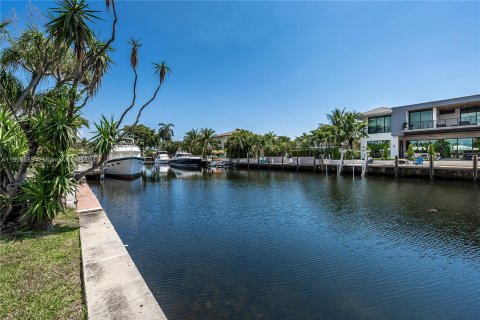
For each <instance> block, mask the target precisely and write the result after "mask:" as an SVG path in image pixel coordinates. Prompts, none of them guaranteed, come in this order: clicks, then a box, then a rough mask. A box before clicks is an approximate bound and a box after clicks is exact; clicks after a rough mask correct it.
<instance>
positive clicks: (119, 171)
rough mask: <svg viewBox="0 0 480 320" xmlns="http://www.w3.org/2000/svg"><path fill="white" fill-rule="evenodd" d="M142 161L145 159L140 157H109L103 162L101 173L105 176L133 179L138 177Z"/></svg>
mask: <svg viewBox="0 0 480 320" xmlns="http://www.w3.org/2000/svg"><path fill="white" fill-rule="evenodd" d="M144 163H145V159H144V158H140V157H127V158H119V159H111V160H109V161H107V162H106V163H105V164H104V166H103V174H104V175H105V177H110V178H116V179H124V180H133V179H136V178H138V177H140V174H141V172H142V169H143V165H144Z"/></svg>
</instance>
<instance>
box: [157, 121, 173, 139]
mask: <svg viewBox="0 0 480 320" xmlns="http://www.w3.org/2000/svg"><path fill="white" fill-rule="evenodd" d="M158 125H159V126H160V128H159V129H158V135H159V136H160V139H162V141H164V142H166V141H171V140H172V137H173V136H174V134H173V129H172V128H173V127H175V125H174V124H173V123H163V122H162V123H159V124H158Z"/></svg>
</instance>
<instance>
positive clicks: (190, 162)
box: [168, 158, 202, 168]
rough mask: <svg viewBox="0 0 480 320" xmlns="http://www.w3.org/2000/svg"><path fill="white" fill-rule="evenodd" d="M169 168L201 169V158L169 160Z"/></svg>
mask: <svg viewBox="0 0 480 320" xmlns="http://www.w3.org/2000/svg"><path fill="white" fill-rule="evenodd" d="M168 164H169V165H170V166H171V167H177V168H201V167H202V159H201V158H198V159H197V158H178V159H175V158H174V159H171V160H170V162H169V163H168Z"/></svg>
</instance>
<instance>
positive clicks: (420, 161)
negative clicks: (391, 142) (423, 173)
mask: <svg viewBox="0 0 480 320" xmlns="http://www.w3.org/2000/svg"><path fill="white" fill-rule="evenodd" d="M414 164H416V165H419V166H423V158H422V157H420V156H419V157H418V158H417V160H415V163H414Z"/></svg>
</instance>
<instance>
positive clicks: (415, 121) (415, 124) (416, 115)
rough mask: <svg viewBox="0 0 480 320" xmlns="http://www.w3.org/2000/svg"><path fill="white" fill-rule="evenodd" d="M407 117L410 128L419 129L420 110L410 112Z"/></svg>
mask: <svg viewBox="0 0 480 320" xmlns="http://www.w3.org/2000/svg"><path fill="white" fill-rule="evenodd" d="M409 117H410V118H409V123H410V129H411V130H415V129H420V112H410V114H409Z"/></svg>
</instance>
